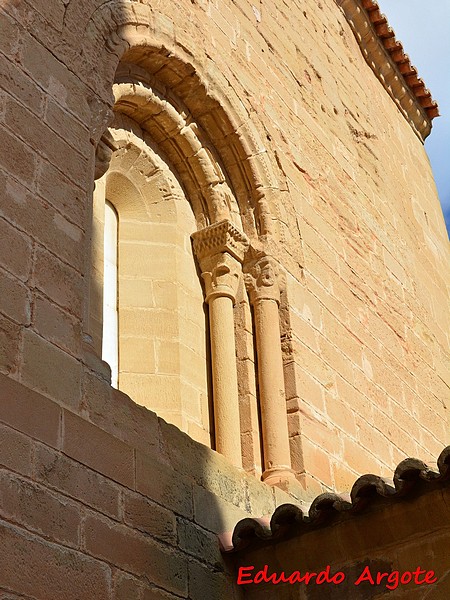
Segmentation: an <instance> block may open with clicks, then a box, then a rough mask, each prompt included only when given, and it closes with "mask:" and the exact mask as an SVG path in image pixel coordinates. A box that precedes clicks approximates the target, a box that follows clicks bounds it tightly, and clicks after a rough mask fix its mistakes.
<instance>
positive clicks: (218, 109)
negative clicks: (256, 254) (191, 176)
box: [77, 0, 279, 241]
mask: <svg viewBox="0 0 450 600" xmlns="http://www.w3.org/2000/svg"><path fill="white" fill-rule="evenodd" d="M162 17H163V15H160V14H159V13H158V11H156V10H153V9H152V7H151V6H150V5H148V4H141V3H137V2H126V1H121V0H120V1H119V0H112V1H111V2H107V3H105V4H103V5H102V6H101V7H100V8H98V9H97V10H96V11H95V12H94V13H93V15H92V16H91V18H90V20H89V22H88V23H87V26H86V29H85V33H84V38H83V40H82V44H81V45H82V53H81V55H80V58H79V64H78V65H77V68H78V69H80V72H81V73H82V74H83V75H84V76H85V78H86V80H87V81H90V82H91V84H92V86H93V87H95V89H96V90H100V92H101V93H102V95H103V97H104V99H105V101H106V102H108V101H110V100H109V99H110V91H109V90H110V87H109V86H110V85H111V83H112V81H113V80H114V76H115V71H116V69H117V65H118V63H119V60H121V61H122V63H128V64H134V65H136V64H137V63H139V67H140V68H141V70H142V71H145V72H146V73H147V76H148V75H149V74H150V75H152V74H154V73H156V71H157V78H158V82H159V85H160V86H161V85H162V86H163V88H164V89H163V93H162V95H161V97H160V98H159V102H160V103H162V104H163V103H164V99H165V100H166V105H164V106H162V108H163V109H164V110H162V111H161V112H158V108H157V107H158V98H157V96H158V94H157V93H155V90H154V88H153V83H154V82H152V84H151V85H150V86H149V85H148V83H149V82H147V86H145V85H142V86H141V88H142V89H137V88H135V89H134V92H136V95H135V98H134V101H133V103H132V104H133V106H134V108H133V107H132V106H130V105H129V106H128V108H125V104H126V102H127V97H128V99H131V92H132V91H133V88H132V86H133V85H135V86H136V81H134V82H133V81H131V80H129V81H127V82H125V81H124V80H123V78H122V80H120V78H119V86H120V87H119V88H117V90H116V93H117V94H118V97H117V98H116V100H117V101H118V102H119V103H120V105H121V106H120V110H123V111H124V112H126V114H130V112H127V110H128V111H139V108H142V107H143V105H144V104H145V102H146V100H148V99H149V97H150V98H151V101H150V104H152V103H153V102H154V103H153V107H152V110H155V111H156V112H155V113H154V114H153V115H151V114H150V113H149V114H148V116H149V117H150V116H151V118H152V120H153V125H154V128H153V130H152V134H153V133H156V131H155V127H157V122H158V120H159V121H160V123H161V124H162V123H163V120H165V124H166V125H169V128H170V127H172V128H173V129H169V130H168V131H167V130H165V132H166V133H167V132H169V133H170V139H169V140H165V143H166V148H165V149H164V150H165V152H168V147H169V145H170V143H172V145H173V147H174V148H173V151H172V156H171V160H173V157H174V156H175V154H176V153H177V152H178V153H179V152H180V151H183V152H185V151H186V150H187V151H188V152H191V153H193V154H192V157H191V158H192V160H191V161H190V163H191V164H190V170H191V171H193V172H194V173H195V175H196V176H198V177H199V181H202V179H203V181H202V183H203V185H202V186H201V187H202V189H203V191H204V192H205V195H206V199H205V201H207V204H208V205H209V208H210V210H211V211H212V214H211V215H210V219H209V222H214V221H217V220H221V219H222V218H230V216H231V220H232V221H234V222H236V217H235V216H233V206H232V205H230V194H229V191H228V189H227V185H226V184H227V181H220V176H219V178H218V176H217V173H216V172H215V166H214V163H216V164H217V161H216V160H211V156H208V154H209V153H210V148H209V149H208V148H205V146H204V145H202V144H200V146H201V147H199V146H198V144H199V140H198V139H196V138H198V134H199V132H198V129H202V130H203V131H207V132H208V138H209V140H210V141H211V145H212V147H214V149H215V151H216V152H217V154H218V156H219V157H220V159H221V162H222V164H223V165H224V166H225V168H226V177H227V178H229V186H228V187H231V188H232V192H233V195H234V196H235V198H236V201H237V204H238V208H239V215H240V217H239V218H240V220H241V223H242V228H243V230H244V231H245V233H246V234H247V235H248V237H249V238H250V239H251V240H254V241H256V240H257V239H258V238H259V239H261V238H262V239H266V238H267V237H268V236H271V235H273V233H274V222H275V219H274V217H273V215H275V214H276V211H275V210H274V203H273V195H274V193H275V192H276V190H277V189H278V188H279V185H278V177H277V172H278V167H277V164H276V160H275V158H274V157H273V156H272V155H271V150H270V149H269V148H267V147H266V146H265V144H264V143H263V141H262V140H263V137H264V135H263V134H262V133H260V128H261V126H260V125H258V124H257V123H255V122H254V121H253V117H251V116H250V114H249V113H248V112H247V111H246V109H245V107H244V105H243V104H242V102H241V100H240V99H239V97H238V95H237V93H236V91H235V90H234V89H233V88H232V87H231V86H230V84H229V82H228V81H227V79H226V78H225V77H224V76H223V75H222V74H221V73H220V72H219V71H218V70H217V69H216V68H215V66H214V64H213V63H212V62H211V61H209V60H205V59H204V57H203V59H200V60H202V63H201V64H199V63H198V62H197V59H194V57H193V54H191V53H189V52H188V51H187V50H186V46H185V45H180V44H178V42H177V40H179V39H181V38H180V35H178V34H179V33H180V32H179V31H178V30H177V26H176V24H174V23H172V22H170V23H166V25H167V27H166V28H164V27H161V23H159V26H158V22H159V21H160V20H161V18H162ZM164 21H165V22H166V21H169V19H167V17H165V16H164ZM169 25H170V26H169ZM99 49H101V50H100V52H99ZM84 56H87V57H88V58H89V60H86V61H85V60H84ZM92 57H99V58H98V63H97V66H98V68H93V67H92V62H91V61H92ZM140 79H141V78H140ZM141 80H142V79H141ZM205 82H206V83H205ZM125 83H126V84H128V86H129V87H128V89H127V88H126V87H124V86H123V84H125ZM145 87H147V89H146V90H145V89H144V88H145ZM150 87H151V90H150V89H149V88H150ZM175 96H176V97H177V98H178V99H180V100H181V101H182V103H183V104H184V106H185V107H186V108H187V109H188V111H189V113H190V114H191V115H194V116H195V122H194V121H193V122H191V123H188V122H186V123H184V124H183V123H182V122H181V121H180V117H181V118H182V119H183V117H184V115H183V114H181V113H180V112H179V111H177V107H176V104H177V103H176V102H173V99H174V97H175ZM167 100H168V101H167ZM139 104H140V107H139ZM147 108H149V109H150V106H147ZM176 112H178V116H177V115H176V114H174V113H176ZM133 118H135V117H133ZM139 122H140V123H142V121H139ZM194 123H195V124H194ZM150 126H151V125H150V123H149V124H148V127H150ZM180 126H181V128H180ZM146 127H147V126H145V125H144V124H143V128H144V129H145V128H146ZM196 127H197V130H196ZM197 167H200V168H201V169H202V170H203V175H202V176H199V173H198V169H197ZM217 178H218V179H219V181H217ZM187 180H188V175H186V181H187ZM185 185H186V184H185Z"/></svg>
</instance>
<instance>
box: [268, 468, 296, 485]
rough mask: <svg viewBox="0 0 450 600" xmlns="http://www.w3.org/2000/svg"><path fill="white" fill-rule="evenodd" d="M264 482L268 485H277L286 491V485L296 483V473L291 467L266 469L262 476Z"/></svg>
mask: <svg viewBox="0 0 450 600" xmlns="http://www.w3.org/2000/svg"><path fill="white" fill-rule="evenodd" d="M262 480H263V481H264V483H267V485H272V486H273V485H276V486H277V487H280V488H282V489H286V484H288V483H289V482H293V481H296V479H295V473H294V471H293V470H292V469H291V468H290V467H285V466H279V467H271V468H270V469H266V470H265V471H264V473H263V474H262Z"/></svg>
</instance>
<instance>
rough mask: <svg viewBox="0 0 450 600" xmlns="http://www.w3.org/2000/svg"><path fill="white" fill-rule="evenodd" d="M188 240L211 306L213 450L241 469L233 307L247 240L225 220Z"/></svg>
mask: <svg viewBox="0 0 450 600" xmlns="http://www.w3.org/2000/svg"><path fill="white" fill-rule="evenodd" d="M192 239H193V242H194V251H195V254H196V256H197V259H198V262H199V264H200V268H201V271H202V277H203V279H204V282H205V290H206V303H207V304H208V306H209V327H210V338H211V363H212V383H213V399H214V423H215V437H216V450H217V451H218V452H220V453H221V454H223V455H224V456H226V457H227V458H228V459H229V460H230V461H231V462H232V463H233V464H234V465H236V466H237V467H242V454H241V428H240V422H239V397H238V384H237V367H236V343H235V337H234V316H233V305H234V303H235V301H236V292H237V288H238V285H239V279H240V277H241V273H242V266H241V265H242V261H243V258H244V253H245V251H246V249H247V248H248V241H247V238H246V237H245V236H244V235H243V234H242V233H241V232H240V231H239V230H238V229H236V227H234V225H232V224H231V223H230V222H229V221H227V220H225V221H220V222H219V223H215V224H214V225H211V226H209V227H206V228H205V229H202V230H201V231H197V232H196V233H194V234H193V235H192Z"/></svg>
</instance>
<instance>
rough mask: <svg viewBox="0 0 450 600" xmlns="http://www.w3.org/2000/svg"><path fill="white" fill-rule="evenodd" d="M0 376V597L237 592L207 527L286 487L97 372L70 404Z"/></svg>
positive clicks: (171, 596)
mask: <svg viewBox="0 0 450 600" xmlns="http://www.w3.org/2000/svg"><path fill="white" fill-rule="evenodd" d="M0 383H1V386H0V421H1V425H0V464H1V465H2V467H1V469H0V478H1V485H0V530H1V533H0V540H1V543H0V565H1V568H0V597H1V598H5V600H6V598H8V599H11V600H12V599H13V598H14V599H16V598H19V597H20V598H34V599H39V600H61V598H64V599H65V600H84V599H85V600H92V598H96V599H98V600H144V599H145V600H175V598H191V599H192V600H197V599H198V600H200V599H201V598H204V597H205V595H206V596H207V597H208V598H211V599H217V600H223V598H230V599H231V598H236V600H237V599H238V598H240V596H239V593H240V592H237V591H236V592H234V591H233V580H234V574H233V573H230V572H229V570H228V567H226V566H225V564H224V562H223V559H222V556H221V553H220V549H219V541H218V537H217V534H218V533H222V532H223V531H231V530H232V528H233V527H234V525H235V523H236V522H237V521H238V520H240V519H242V518H243V517H245V516H246V515H248V514H249V513H250V514H269V513H271V512H273V510H274V509H275V506H276V505H278V504H280V503H283V502H286V501H287V500H288V499H289V498H288V496H287V495H286V494H285V493H284V492H282V491H281V490H279V489H277V488H270V487H269V486H267V485H266V484H264V483H261V482H258V481H256V480H255V478H254V477H253V476H251V475H248V476H247V475H244V474H242V472H239V471H237V470H236V469H235V468H233V467H232V466H230V465H229V464H228V462H227V461H226V460H225V459H224V458H223V457H222V456H220V455H219V454H217V453H216V452H214V451H212V450H210V449H208V448H206V447H205V446H204V445H202V444H199V443H197V442H194V441H193V440H191V438H190V437H188V436H187V435H186V434H184V433H182V432H180V431H179V430H178V429H177V428H176V427H175V426H173V425H168V424H167V423H165V422H164V421H163V420H161V419H158V417H157V416H156V415H155V414H154V413H152V412H150V411H148V410H147V409H145V408H142V407H140V406H138V405H136V404H135V403H134V402H132V401H131V400H130V399H129V398H127V397H126V396H125V395H124V394H122V393H121V392H118V391H112V392H111V388H110V387H109V386H108V387H107V386H106V384H105V383H102V382H101V381H99V380H97V379H95V380H92V381H91V384H90V390H89V394H88V395H87V396H86V397H85V398H84V401H83V403H82V405H80V406H79V410H78V413H79V414H76V413H75V412H74V411H73V410H70V409H68V408H66V407H64V406H62V405H60V404H57V403H56V402H54V401H53V400H50V399H49V398H47V397H45V396H43V395H42V394H40V393H38V392H33V391H31V390H30V389H28V388H27V387H25V386H23V385H22V384H20V383H17V382H15V381H13V380H12V379H8V378H6V377H5V376H4V375H1V379H0ZM80 415H81V416H80ZM15 594H17V595H15Z"/></svg>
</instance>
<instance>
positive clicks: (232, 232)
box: [191, 220, 249, 303]
mask: <svg viewBox="0 0 450 600" xmlns="http://www.w3.org/2000/svg"><path fill="white" fill-rule="evenodd" d="M191 237H192V240H193V244H194V252H195V254H196V256H197V259H198V262H199V263H200V268H201V270H202V277H203V280H204V282H205V288H206V302H209V301H210V300H212V299H213V298H217V297H219V296H225V297H228V298H231V300H232V301H233V303H234V302H235V300H236V293H237V288H238V285H239V278H240V276H241V273H242V266H241V264H242V261H243V260H244V254H245V252H246V250H247V248H248V247H249V242H248V240H247V237H246V236H245V235H244V234H243V233H241V232H240V231H239V229H237V228H236V227H235V226H234V225H233V224H232V223H231V222H230V221H228V220H224V221H220V222H219V223H214V225H210V226H208V227H205V228H204V229H201V230H200V231H196V232H195V233H193V234H192V236H191Z"/></svg>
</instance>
